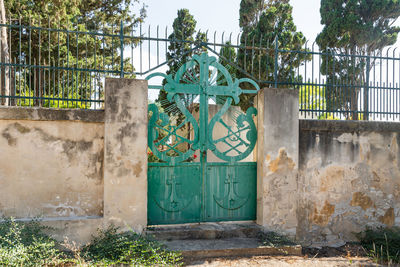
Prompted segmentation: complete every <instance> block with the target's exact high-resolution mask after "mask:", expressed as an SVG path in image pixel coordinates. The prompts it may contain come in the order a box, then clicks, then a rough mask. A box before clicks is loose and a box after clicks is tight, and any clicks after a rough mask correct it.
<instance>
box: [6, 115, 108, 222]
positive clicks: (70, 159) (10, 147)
mask: <svg viewBox="0 0 400 267" xmlns="http://www.w3.org/2000/svg"><path fill="white" fill-rule="evenodd" d="M103 139H104V124H103V123H89V122H77V121H32V120H0V149H1V151H0V217H1V216H5V217H15V218H17V219H18V218H33V217H43V218H54V217H66V218H82V217H88V216H102V215H103V154H104V140H103Z"/></svg>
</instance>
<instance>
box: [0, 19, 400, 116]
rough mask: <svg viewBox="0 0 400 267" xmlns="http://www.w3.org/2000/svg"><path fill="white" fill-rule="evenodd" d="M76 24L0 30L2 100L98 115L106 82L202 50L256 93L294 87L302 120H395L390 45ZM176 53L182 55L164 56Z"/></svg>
mask: <svg viewBox="0 0 400 267" xmlns="http://www.w3.org/2000/svg"><path fill="white" fill-rule="evenodd" d="M81 26H82V25H76V26H73V27H71V28H70V29H68V28H63V27H61V26H60V25H58V26H57V27H52V25H51V23H50V22H49V25H48V27H39V26H33V25H32V24H30V25H23V24H22V23H20V21H19V20H16V21H12V20H10V22H9V23H7V24H0V29H1V28H6V30H7V36H8V40H7V48H8V54H5V53H4V52H2V51H3V50H4V49H3V48H4V47H2V46H1V42H0V103H1V104H3V105H10V106H41V107H50V108H85V109H87V108H90V109H102V108H103V104H104V78H105V77H137V78H144V77H146V76H147V75H149V74H151V73H153V72H166V71H167V70H168V65H169V64H171V62H176V63H177V64H180V62H181V61H180V59H181V57H183V56H190V55H192V54H193V53H198V52H199V51H207V52H208V53H209V54H211V55H213V56H215V57H217V59H218V60H219V61H220V62H222V63H223V65H225V66H226V67H227V69H228V70H229V71H230V73H231V74H232V76H233V77H237V78H242V77H247V78H251V79H253V80H255V81H256V82H257V83H258V84H259V85H260V87H261V88H262V87H278V88H280V87H286V88H294V89H298V90H299V110H300V116H301V117H302V118H314V119H359V120H388V121H389V120H390V121H399V115H400V94H399V89H400V88H399V84H400V54H398V53H396V49H393V50H391V49H392V48H388V49H386V50H385V51H378V52H374V53H370V54H367V53H365V52H363V51H362V49H358V50H356V49H350V50H343V51H332V50H320V49H319V48H318V47H317V45H316V44H315V43H313V44H311V45H308V44H307V43H306V44H305V45H303V46H302V47H298V48H297V49H296V50H293V49H291V48H290V46H287V45H285V44H284V42H280V41H279V39H272V40H267V39H265V40H263V38H262V37H261V38H257V37H255V36H250V35H248V36H247V35H244V34H238V35H235V36H233V35H232V34H229V35H225V33H222V34H221V35H218V36H217V33H216V32H214V33H209V32H208V31H207V32H204V36H205V37H204V38H203V39H201V40H195V39H191V38H190V39H186V40H184V39H179V38H176V37H174V38H172V37H171V35H170V34H169V32H168V29H167V28H165V29H163V30H160V28H159V27H156V28H155V29H154V28H151V27H150V26H149V27H146V29H145V30H144V27H142V25H140V26H139V27H138V28H137V29H134V30H132V29H129V30H127V28H126V27H125V25H124V24H123V23H121V24H120V25H118V26H114V27H113V26H110V25H108V26H107V27H101V28H100V29H93V30H91V31H88V30H86V28H85V27H81ZM217 37H218V38H217ZM178 47H180V48H179V49H181V52H180V53H177V54H173V53H169V51H170V49H174V48H178ZM182 47H184V48H182ZM150 88H151V89H161V88H162V81H161V80H159V81H151V86H150ZM249 101H251V100H249Z"/></svg>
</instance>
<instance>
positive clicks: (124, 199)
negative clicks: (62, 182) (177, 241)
mask: <svg viewBox="0 0 400 267" xmlns="http://www.w3.org/2000/svg"><path fill="white" fill-rule="evenodd" d="M105 84H106V86H105V94H106V95H105V127H104V131H105V134H104V142H105V148H104V149H105V151H104V219H105V223H106V224H110V223H113V224H114V225H117V226H120V227H123V228H125V229H127V228H131V229H134V230H135V231H138V232H141V231H142V230H143V228H144V227H146V225H147V89H148V87H147V81H144V80H132V79H110V78H107V79H106V82H105Z"/></svg>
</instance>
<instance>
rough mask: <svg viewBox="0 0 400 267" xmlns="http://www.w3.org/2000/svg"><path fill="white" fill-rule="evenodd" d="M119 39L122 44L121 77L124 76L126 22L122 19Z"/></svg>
mask: <svg viewBox="0 0 400 267" xmlns="http://www.w3.org/2000/svg"><path fill="white" fill-rule="evenodd" d="M119 40H120V45H121V66H120V67H121V72H120V78H124V22H123V21H122V20H121V29H120V31H119Z"/></svg>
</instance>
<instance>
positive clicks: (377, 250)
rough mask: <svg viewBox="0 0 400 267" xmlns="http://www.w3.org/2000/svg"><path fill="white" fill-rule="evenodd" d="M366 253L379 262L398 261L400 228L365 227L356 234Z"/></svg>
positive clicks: (390, 262)
mask: <svg viewBox="0 0 400 267" xmlns="http://www.w3.org/2000/svg"><path fill="white" fill-rule="evenodd" d="M357 237H358V239H359V240H360V243H361V245H362V246H363V248H364V249H365V250H366V252H367V255H368V256H369V257H371V258H372V259H373V261H374V262H376V263H379V264H388V265H392V264H396V263H400V228H399V227H392V228H378V229H367V230H366V231H364V232H361V233H358V234H357Z"/></svg>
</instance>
